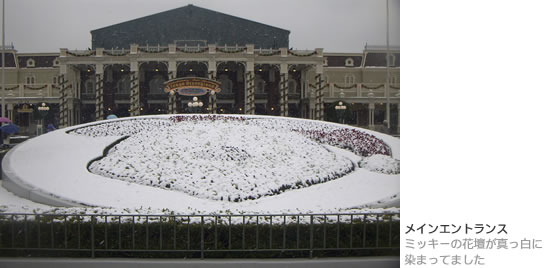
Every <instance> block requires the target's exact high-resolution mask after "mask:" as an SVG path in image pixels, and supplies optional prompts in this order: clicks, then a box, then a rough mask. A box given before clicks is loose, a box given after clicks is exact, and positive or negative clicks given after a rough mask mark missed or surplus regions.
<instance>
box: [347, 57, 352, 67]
mask: <svg viewBox="0 0 550 268" xmlns="http://www.w3.org/2000/svg"><path fill="white" fill-rule="evenodd" d="M346 67H353V59H352V58H347V59H346Z"/></svg>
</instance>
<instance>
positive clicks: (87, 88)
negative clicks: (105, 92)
mask: <svg viewBox="0 0 550 268" xmlns="http://www.w3.org/2000/svg"><path fill="white" fill-rule="evenodd" d="M84 92H85V93H87V94H92V93H95V79H94V78H89V79H88V80H86V82H85V83H84Z"/></svg>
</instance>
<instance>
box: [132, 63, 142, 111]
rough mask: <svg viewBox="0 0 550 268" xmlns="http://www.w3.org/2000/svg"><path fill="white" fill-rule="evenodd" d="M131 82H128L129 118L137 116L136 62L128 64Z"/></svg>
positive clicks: (137, 85) (137, 87)
mask: <svg viewBox="0 0 550 268" xmlns="http://www.w3.org/2000/svg"><path fill="white" fill-rule="evenodd" d="M130 72H131V73H132V80H131V82H130V116H138V115H139V113H140V110H139V108H140V107H139V105H140V102H139V65H138V63H137V61H132V62H130Z"/></svg>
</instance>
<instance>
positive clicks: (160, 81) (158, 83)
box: [149, 75, 165, 93]
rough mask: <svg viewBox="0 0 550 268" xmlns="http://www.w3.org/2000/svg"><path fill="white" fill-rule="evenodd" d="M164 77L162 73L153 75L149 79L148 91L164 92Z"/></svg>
mask: <svg viewBox="0 0 550 268" xmlns="http://www.w3.org/2000/svg"><path fill="white" fill-rule="evenodd" d="M164 81H165V80H164V77H163V76H162V75H155V77H153V79H151V81H149V92H151V93H162V92H164Z"/></svg>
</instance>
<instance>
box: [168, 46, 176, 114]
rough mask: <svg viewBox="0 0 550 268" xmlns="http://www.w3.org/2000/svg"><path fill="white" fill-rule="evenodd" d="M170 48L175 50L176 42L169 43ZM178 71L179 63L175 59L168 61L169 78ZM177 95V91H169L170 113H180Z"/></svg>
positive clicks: (174, 75)
mask: <svg viewBox="0 0 550 268" xmlns="http://www.w3.org/2000/svg"><path fill="white" fill-rule="evenodd" d="M168 48H169V49H173V50H174V51H175V49H176V44H168ZM177 72H178V67H177V63H176V61H175V60H170V61H168V80H172V79H174V78H176V75H177ZM176 99H177V96H176V93H175V92H169V93H168V113H169V114H177V113H178V105H177V102H176Z"/></svg>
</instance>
